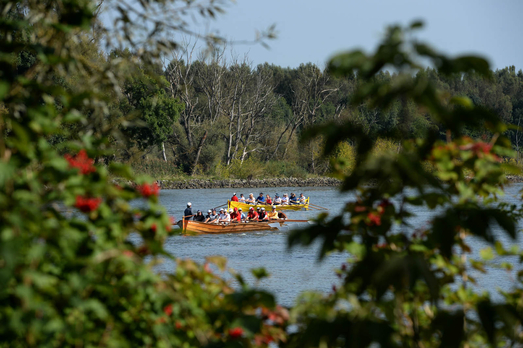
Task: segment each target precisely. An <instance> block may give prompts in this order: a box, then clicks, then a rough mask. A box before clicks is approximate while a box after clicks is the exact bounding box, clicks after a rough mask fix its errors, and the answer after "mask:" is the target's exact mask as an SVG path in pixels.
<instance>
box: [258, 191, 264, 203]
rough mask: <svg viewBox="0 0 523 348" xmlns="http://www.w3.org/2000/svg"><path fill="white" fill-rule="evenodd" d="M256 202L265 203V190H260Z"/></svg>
mask: <svg viewBox="0 0 523 348" xmlns="http://www.w3.org/2000/svg"><path fill="white" fill-rule="evenodd" d="M256 203H265V197H263V192H260V195H259V196H258V197H257V198H256Z"/></svg>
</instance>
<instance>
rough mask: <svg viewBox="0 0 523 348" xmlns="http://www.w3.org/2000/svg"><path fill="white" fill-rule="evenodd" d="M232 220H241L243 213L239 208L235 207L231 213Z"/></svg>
mask: <svg viewBox="0 0 523 348" xmlns="http://www.w3.org/2000/svg"><path fill="white" fill-rule="evenodd" d="M232 221H236V222H241V221H242V220H241V215H240V213H239V212H238V208H234V210H233V212H232V213H231V222H232Z"/></svg>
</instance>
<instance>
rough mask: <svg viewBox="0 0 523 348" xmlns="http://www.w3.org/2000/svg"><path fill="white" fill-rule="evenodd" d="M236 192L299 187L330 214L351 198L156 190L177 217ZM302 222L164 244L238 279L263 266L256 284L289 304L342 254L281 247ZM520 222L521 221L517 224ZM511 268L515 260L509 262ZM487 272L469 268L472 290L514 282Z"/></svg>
mask: <svg viewBox="0 0 523 348" xmlns="http://www.w3.org/2000/svg"><path fill="white" fill-rule="evenodd" d="M522 188H523V184H513V185H511V186H508V187H507V189H506V195H505V196H504V197H503V200H504V201H507V202H512V203H518V204H519V202H520V200H519V198H518V191H519V190H521V189H522ZM234 192H236V193H237V194H238V196H239V194H240V193H243V194H244V195H245V196H247V195H248V194H249V193H251V192H252V193H254V195H255V196H257V195H258V194H259V192H263V193H264V194H267V193H268V194H270V195H271V196H272V197H273V196H274V193H279V194H280V196H281V195H282V194H283V193H288V194H290V193H291V192H294V193H296V194H297V195H299V194H300V193H302V192H303V194H304V195H305V196H310V197H311V203H313V204H316V205H319V206H323V207H326V208H328V209H329V211H328V212H329V214H331V215H335V214H337V213H339V212H340V211H341V209H342V208H343V204H344V202H346V201H347V200H349V199H350V198H351V195H350V194H341V193H339V192H338V191H337V189H335V188H326V187H302V188H286V187H279V188H262V189H256V191H253V190H252V189H250V190H243V191H240V190H239V189H201V190H162V191H161V194H160V202H161V203H162V204H163V205H164V206H165V208H166V210H167V212H168V213H169V214H170V215H174V216H175V217H176V218H177V219H179V218H180V217H181V216H182V214H183V210H184V209H185V207H186V203H187V202H191V203H192V206H193V212H196V210H198V209H200V210H202V211H205V212H206V211H207V210H208V209H211V208H213V207H217V206H220V205H222V204H224V203H226V202H227V199H228V198H230V197H231V196H232V194H233V193H234ZM413 210H414V212H415V213H416V214H417V216H416V217H415V218H414V219H412V220H411V223H412V224H413V226H415V227H421V226H422V225H426V224H427V221H428V220H429V219H430V217H431V215H432V214H433V213H431V212H429V211H428V210H427V209H425V208H423V207H420V208H416V209H413ZM318 212H319V211H317V210H309V211H297V212H290V213H289V214H288V216H289V218H291V219H308V218H312V217H315V216H316V215H317V214H318ZM300 226H301V227H303V226H304V224H299V223H297V224H292V225H290V226H288V227H285V226H284V227H283V228H280V229H279V230H276V231H261V232H249V233H234V234H232V233H231V234H220V235H194V236H185V235H175V236H172V237H169V238H168V240H167V241H166V243H165V249H166V250H167V251H168V252H169V253H171V254H172V255H174V256H176V257H181V258H192V259H194V260H196V261H198V262H204V260H205V257H207V256H213V255H221V256H225V257H226V258H227V259H228V264H227V265H228V267H230V268H233V269H234V270H236V271H239V272H240V273H242V275H243V276H244V278H245V279H246V280H247V281H248V282H249V283H251V284H253V285H254V282H255V280H254V277H253V276H252V275H251V272H250V270H251V269H253V268H258V267H265V268H266V269H267V271H268V272H269V273H270V277H269V278H266V279H264V280H262V281H261V282H260V283H259V284H258V286H259V287H260V288H263V289H266V290H268V291H270V292H272V293H273V294H274V295H275V296H276V300H277V302H278V303H280V304H283V305H286V306H290V305H292V304H293V303H294V301H295V299H296V297H297V296H298V295H299V294H300V293H301V292H303V291H307V290H315V291H321V292H324V293H327V292H329V291H331V289H332V286H333V285H337V284H339V279H338V278H337V277H336V274H335V269H337V268H339V267H340V266H341V264H342V263H344V262H345V261H346V259H347V254H340V253H334V254H331V255H329V256H327V257H326V258H325V259H324V260H323V261H321V262H318V251H319V248H318V244H316V245H314V246H312V247H309V248H304V247H295V248H293V249H292V250H288V248H287V236H288V234H289V231H290V229H291V228H300ZM520 227H521V226H520ZM495 234H496V236H498V237H499V238H500V240H501V241H502V242H503V244H504V245H505V246H510V245H512V244H518V245H521V241H522V240H523V239H521V238H518V239H517V240H512V239H510V238H509V237H507V236H506V234H504V233H503V232H502V231H501V230H500V229H496V230H495ZM469 245H470V246H471V248H472V249H473V251H474V253H473V257H477V255H478V253H479V250H480V249H482V248H484V247H486V246H487V244H486V243H485V242H484V241H482V240H479V239H477V238H474V237H470V241H469ZM497 261H499V262H501V261H510V262H515V259H513V258H506V257H505V258H503V260H501V259H500V260H497ZM514 266H515V269H516V271H517V270H518V268H519V264H514ZM174 267H175V265H174V263H172V262H165V263H163V264H162V265H160V267H159V271H160V272H166V273H169V272H172V270H173V268H174ZM489 271H491V272H489V274H488V276H483V275H481V274H477V273H474V274H473V275H474V276H476V277H478V290H479V291H481V290H483V289H486V290H488V291H490V292H491V293H492V294H493V297H494V298H496V297H497V295H496V294H495V293H496V289H497V288H501V289H503V290H509V289H510V288H511V287H513V286H515V281H514V272H511V273H507V272H506V271H502V270H498V269H491V270H489Z"/></svg>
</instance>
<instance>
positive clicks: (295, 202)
mask: <svg viewBox="0 0 523 348" xmlns="http://www.w3.org/2000/svg"><path fill="white" fill-rule="evenodd" d="M289 203H290V204H298V197H296V195H295V194H294V193H292V192H291V197H290V198H289Z"/></svg>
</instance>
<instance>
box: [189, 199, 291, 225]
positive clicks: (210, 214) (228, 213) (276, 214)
mask: <svg viewBox="0 0 523 348" xmlns="http://www.w3.org/2000/svg"><path fill="white" fill-rule="evenodd" d="M183 217H184V219H191V218H192V220H193V221H199V222H204V223H211V224H219V223H230V222H236V223H238V222H264V221H270V220H281V219H287V215H286V214H285V213H284V212H282V211H277V210H276V206H272V209H271V211H267V210H265V208H260V207H258V208H256V209H254V207H251V208H249V211H248V212H247V214H246V213H244V212H243V210H242V208H231V209H229V210H227V209H224V208H221V209H219V210H216V209H209V210H207V214H206V215H204V214H203V212H202V211H201V210H198V211H196V214H193V211H192V204H191V202H189V203H187V208H186V209H185V211H184V213H183Z"/></svg>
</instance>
